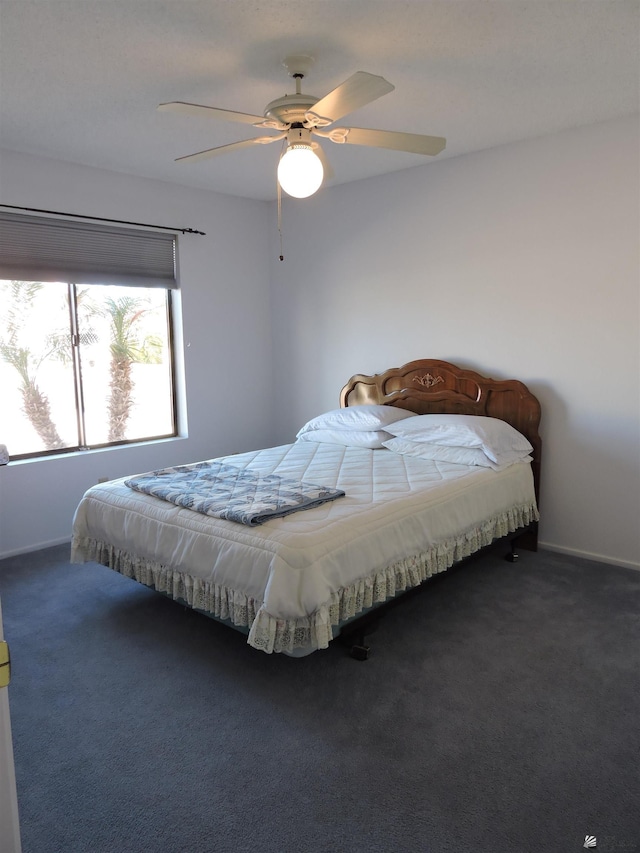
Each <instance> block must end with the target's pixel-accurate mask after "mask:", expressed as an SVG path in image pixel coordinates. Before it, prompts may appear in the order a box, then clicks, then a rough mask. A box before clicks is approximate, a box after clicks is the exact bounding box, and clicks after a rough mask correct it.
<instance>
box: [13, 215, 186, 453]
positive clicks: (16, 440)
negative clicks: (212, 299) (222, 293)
mask: <svg viewBox="0 0 640 853" xmlns="http://www.w3.org/2000/svg"><path fill="white" fill-rule="evenodd" d="M174 260H175V235H173V234H171V235H170V236H169V235H167V234H159V233H158V232H149V231H141V230H133V229H118V228H111V227H109V228H105V227H102V226H95V225H87V224H86V223H69V222H68V221H67V220H58V219H46V218H42V217H38V218H36V217H24V216H16V215H13V214H4V213H0V388H1V389H2V397H1V399H2V403H1V405H0V442H1V443H3V444H6V445H7V448H8V450H9V454H10V456H11V458H12V459H15V458H27V457H32V456H40V455H48V454H52V453H60V452H64V451H68V450H77V449H86V448H91V447H99V446H106V445H111V444H119V443H123V442H132V441H145V440H151V439H157V438H163V437H169V436H174V435H176V405H175V393H174V370H173V352H172V334H171V329H172V313H171V305H172V290H173V288H175V287H176V279H175V274H174ZM25 273H26V274H25Z"/></svg>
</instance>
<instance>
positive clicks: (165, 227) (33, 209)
mask: <svg viewBox="0 0 640 853" xmlns="http://www.w3.org/2000/svg"><path fill="white" fill-rule="evenodd" d="M0 207H11V208H13V210H25V211H27V212H28V213H51V214H53V215H54V216H73V217H75V218H76V219H94V220H96V221H98V222H115V223H117V224H118V225H139V226H140V227H141V228H162V230H163V231H180V233H181V234H200V235H201V236H202V237H206V233H205V232H204V231H196V230H195V229H193V228H170V227H169V226H168V225H149V223H148V222H127V221H126V220H124V219H107V218H106V217H104V216H84V215H83V214H82V213H62V211H60V210H40V209H39V208H37V207H18V205H17V204H2V203H1V202H0Z"/></svg>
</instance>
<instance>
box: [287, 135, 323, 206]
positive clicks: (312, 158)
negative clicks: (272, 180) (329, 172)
mask: <svg viewBox="0 0 640 853" xmlns="http://www.w3.org/2000/svg"><path fill="white" fill-rule="evenodd" d="M323 177H324V169H323V168H322V163H321V162H320V158H319V157H318V155H317V154H315V153H314V151H313V149H312V148H311V146H310V145H305V144H300V143H297V144H294V145H290V146H289V147H288V148H287V150H286V151H285V153H284V155H283V156H282V158H281V160H280V162H279V163H278V181H279V183H280V186H281V187H282V189H283V190H284V191H285V192H286V193H287V195H290V196H293V197H294V198H308V197H309V196H310V195H313V194H314V193H315V192H317V191H318V190H319V189H320V185H321V184H322V179H323Z"/></svg>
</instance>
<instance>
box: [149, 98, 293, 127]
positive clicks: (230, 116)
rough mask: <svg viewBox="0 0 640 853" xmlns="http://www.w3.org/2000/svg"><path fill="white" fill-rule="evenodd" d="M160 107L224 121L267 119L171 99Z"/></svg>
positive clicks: (260, 121)
mask: <svg viewBox="0 0 640 853" xmlns="http://www.w3.org/2000/svg"><path fill="white" fill-rule="evenodd" d="M158 109H159V110H162V111H163V112H171V113H182V114H184V115H192V116H200V117H202V116H208V117H209V118H219V119H222V120H223V121H240V122H242V123H243V124H262V123H263V122H264V121H265V117H264V116H254V115H250V114H249V113H238V112H236V111H235V110H221V109H218V107H205V106H203V105H202V104H187V103H185V102H184V101H170V102H169V103H167V104H158ZM274 124H275V123H274ZM282 127H283V128H284V127H286V125H284V124H283V125H282Z"/></svg>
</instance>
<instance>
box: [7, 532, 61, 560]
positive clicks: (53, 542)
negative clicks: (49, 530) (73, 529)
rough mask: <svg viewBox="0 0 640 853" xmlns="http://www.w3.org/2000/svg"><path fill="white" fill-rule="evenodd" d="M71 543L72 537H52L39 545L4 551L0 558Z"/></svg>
mask: <svg viewBox="0 0 640 853" xmlns="http://www.w3.org/2000/svg"><path fill="white" fill-rule="evenodd" d="M67 543H68V544H69V545H70V544H71V538H70V537H69V536H64V537H63V538H62V539H51V540H50V541H49V542H40V543H39V544H37V545H25V547H24V548H16V549H15V550H13V551H3V552H2V553H1V554H0V560H6V559H8V558H9V557H19V556H20V555H21V554H31V553H32V552H33V551H43V550H44V549H45V548H54V547H55V546H56V545H66V544H67Z"/></svg>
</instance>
